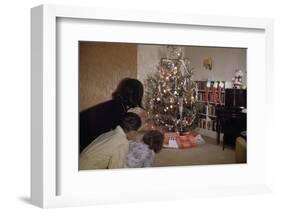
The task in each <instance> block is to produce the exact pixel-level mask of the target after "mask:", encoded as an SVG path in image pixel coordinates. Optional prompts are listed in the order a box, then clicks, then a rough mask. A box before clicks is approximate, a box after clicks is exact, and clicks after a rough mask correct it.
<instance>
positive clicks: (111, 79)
mask: <svg viewBox="0 0 281 213" xmlns="http://www.w3.org/2000/svg"><path fill="white" fill-rule="evenodd" d="M79 60H80V61H79V62H80V63H79V89H80V92H79V94H80V97H79V98H80V111H82V110H84V109H87V108H89V107H91V106H93V105H96V104H97V103H100V102H103V101H106V100H108V99H110V98H111V94H112V92H113V91H114V90H115V88H116V85H118V83H119V81H120V80H121V79H123V78H125V77H132V78H136V76H137V46H136V45H133V44H118V43H103V42H102V43H100V42H80V46H79Z"/></svg>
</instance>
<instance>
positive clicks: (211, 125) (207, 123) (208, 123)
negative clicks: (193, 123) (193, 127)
mask: <svg viewBox="0 0 281 213" xmlns="http://www.w3.org/2000/svg"><path fill="white" fill-rule="evenodd" d="M216 125H217V122H216V119H213V120H212V119H206V118H199V119H198V127H199V128H202V129H207V130H211V131H216V130H217V126H216Z"/></svg>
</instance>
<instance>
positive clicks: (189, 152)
mask: <svg viewBox="0 0 281 213" xmlns="http://www.w3.org/2000/svg"><path fill="white" fill-rule="evenodd" d="M203 138H204V139H205V141H206V143H205V144H201V145H198V146H196V147H193V148H190V149H168V148H163V149H162V150H161V152H160V153H158V154H156V155H155V159H154V163H153V167H161V166H190V165H212V164H233V163H236V162H235V150H234V148H233V147H225V149H224V150H222V146H221V145H217V144H216V140H215V139H212V138H209V137H205V136H203Z"/></svg>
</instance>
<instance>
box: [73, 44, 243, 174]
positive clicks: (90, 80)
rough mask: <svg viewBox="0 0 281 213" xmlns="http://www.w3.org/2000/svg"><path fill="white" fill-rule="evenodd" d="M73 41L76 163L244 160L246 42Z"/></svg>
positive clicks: (111, 165) (91, 166)
mask: <svg viewBox="0 0 281 213" xmlns="http://www.w3.org/2000/svg"><path fill="white" fill-rule="evenodd" d="M78 43H79V44H78V51H79V54H78V55H79V58H78V61H79V68H78V70H79V112H78V116H79V131H78V132H79V140H78V144H77V145H78V146H79V159H78V164H79V166H78V167H79V171H81V170H96V169H122V168H125V169H130V168H149V167H169V166H196V165H219V164H241V163H242V164H246V163H247V48H238V47H216V46H194V45H193V46H192V45H190V46H189V45H173V44H136V43H117V42H100V41H99V42H97V41H79V42H78Z"/></svg>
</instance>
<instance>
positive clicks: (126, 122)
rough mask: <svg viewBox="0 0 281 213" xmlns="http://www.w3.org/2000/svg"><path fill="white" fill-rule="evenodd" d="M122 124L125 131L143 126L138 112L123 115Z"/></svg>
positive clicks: (135, 129)
mask: <svg viewBox="0 0 281 213" xmlns="http://www.w3.org/2000/svg"><path fill="white" fill-rule="evenodd" d="M120 126H121V127H122V129H123V130H124V132H130V131H137V130H138V129H139V128H140V126H141V118H140V116H138V115H137V114H136V113H133V112H126V113H125V114H124V116H123V117H122V120H121V124H120Z"/></svg>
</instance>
